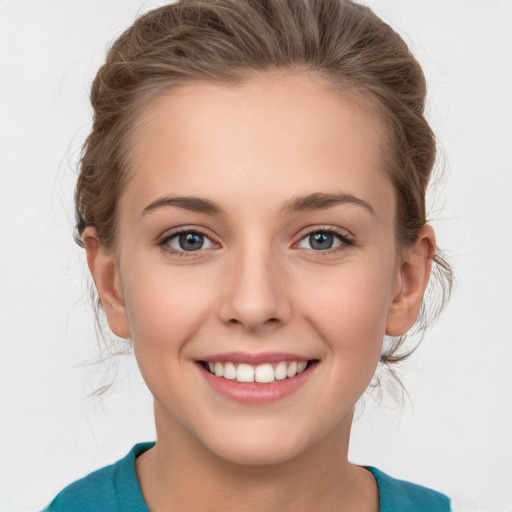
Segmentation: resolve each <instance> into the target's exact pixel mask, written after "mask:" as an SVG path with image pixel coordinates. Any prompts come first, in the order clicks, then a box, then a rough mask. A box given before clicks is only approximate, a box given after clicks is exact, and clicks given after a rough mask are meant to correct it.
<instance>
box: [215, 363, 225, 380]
mask: <svg viewBox="0 0 512 512" xmlns="http://www.w3.org/2000/svg"><path fill="white" fill-rule="evenodd" d="M215 375H216V376H217V377H223V376H224V365H223V364H222V363H215Z"/></svg>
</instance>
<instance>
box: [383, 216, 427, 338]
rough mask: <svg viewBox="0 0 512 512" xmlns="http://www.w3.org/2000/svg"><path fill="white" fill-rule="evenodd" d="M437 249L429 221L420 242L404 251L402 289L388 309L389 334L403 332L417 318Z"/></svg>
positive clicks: (421, 230)
mask: <svg viewBox="0 0 512 512" xmlns="http://www.w3.org/2000/svg"><path fill="white" fill-rule="evenodd" d="M435 250H436V236H435V233H434V230H433V228H432V226H430V225H429V224H425V225H424V226H423V227H422V228H421V229H420V231H419V234H418V238H417V240H416V242H415V243H414V244H413V245H412V246H411V247H408V248H406V249H405V250H404V251H403V253H402V260H401V263H400V268H399V274H398V283H397V288H398V292H397V294H396V295H395V297H394V299H393V302H392V303H391V306H390V308H389V311H388V317H387V323H386V334H387V335H388V336H401V335H402V334H404V333H405V332H407V331H408V330H409V329H410V328H411V327H412V326H413V325H414V322H416V319H417V318H418V313H419V310H420V307H421V302H422V300H423V294H424V293H425V289H426V287H427V284H428V280H429V278H430V272H431V270H432V261H433V258H434V253H435Z"/></svg>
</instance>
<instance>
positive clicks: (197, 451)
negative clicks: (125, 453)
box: [136, 415, 378, 512]
mask: <svg viewBox="0 0 512 512" xmlns="http://www.w3.org/2000/svg"><path fill="white" fill-rule="evenodd" d="M350 421H351V419H350ZM159 423H161V422H159V421H158V415H157V434H158V435H157V443H156V445H155V447H154V448H153V449H151V450H149V451H148V452H146V453H145V454H143V455H142V456H141V457H139V458H138V459H137V461H136V469H137V476H138V478H139V482H140V485H141V489H142V492H143V495H144V498H145V500H146V503H147V505H148V508H149V509H150V510H151V512H172V511H174V510H179V511H183V512H189V511H194V512H201V511H206V510H212V509H215V510H221V509H225V510H237V512H245V511H251V512H259V511H265V512H273V511H276V512H277V511H279V512H288V511H290V512H291V511H292V510H293V511H294V512H297V511H302V510H315V511H318V512H320V511H332V510H347V511H354V512H355V511H376V510H377V509H378V498H377V488H376V484H375V480H374V479H373V477H372V475H371V474H370V473H368V472H367V471H366V470H364V469H361V468H359V467H357V466H354V465H352V464H350V463H349V462H348V460H347V452H348V441H349V434H350V423H349V425H348V428H347V426H343V428H339V429H337V430H336V431H333V432H331V433H330V434H329V435H328V436H327V437H326V438H324V439H323V440H322V441H320V442H319V443H317V444H316V445H315V446H312V447H311V448H309V449H308V450H306V451H303V452H301V453H300V454H299V455H297V456H295V457H293V458H292V459H291V460H287V461H285V462H280V463H275V464H268V465H261V464H260V465H240V464H234V463H232V462H230V461H227V460H225V459H222V458H220V457H218V456H217V455H215V454H214V453H212V452H211V451H209V450H207V449H206V448H205V447H204V446H203V445H201V444H200V443H198V442H197V440H195V439H194V438H192V437H191V436H190V434H188V433H187V432H185V431H183V429H181V428H179V427H177V426H174V427H175V428H172V429H169V428H168V427H169V425H168V424H166V425H165V427H166V428H165V430H164V429H162V428H159V426H160V427H162V426H163V425H161V424H160V425H159Z"/></svg>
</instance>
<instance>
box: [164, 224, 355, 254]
mask: <svg viewBox="0 0 512 512" xmlns="http://www.w3.org/2000/svg"><path fill="white" fill-rule="evenodd" d="M320 233H322V234H326V235H333V236H334V237H335V238H337V239H338V241H339V242H340V244H339V245H338V246H335V247H329V248H327V249H318V250H315V249H313V248H305V249H306V250H308V251H311V252H313V253H315V254H317V255H320V254H322V253H327V254H329V253H330V254H332V253H333V252H337V251H339V250H343V249H346V248H347V247H350V246H352V245H354V240H352V239H351V238H350V237H349V236H347V234H346V232H345V231H342V230H341V229H339V228H336V227H333V226H322V227H321V228H318V227H315V228H310V229H309V230H307V231H304V232H302V233H301V235H300V238H299V241H298V242H296V243H295V244H294V246H297V245H298V244H300V243H301V242H302V241H303V240H305V239H307V238H308V237H310V236H311V235H314V234H320ZM184 234H190V235H201V236H202V237H204V239H205V240H208V241H209V243H210V244H212V246H214V245H218V244H216V242H214V241H213V240H212V239H211V238H210V237H209V236H208V235H207V234H206V233H204V232H203V231H201V230H200V229H196V228H187V227H185V228H181V229H179V230H177V231H174V232H173V233H171V234H170V235H168V236H165V237H164V238H163V239H162V240H160V241H159V242H158V246H160V247H161V248H162V249H163V250H164V251H166V252H168V253H170V254H173V255H175V256H178V257H194V256H197V254H198V253H200V252H203V250H205V249H204V248H203V247H201V248H200V249H198V250H196V251H187V250H184V249H181V250H177V249H174V248H172V247H171V246H170V245H169V242H170V241H171V240H173V239H175V238H177V237H179V236H181V235H184ZM209 248H210V247H207V248H206V249H209Z"/></svg>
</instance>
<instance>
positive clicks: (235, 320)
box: [219, 249, 291, 332]
mask: <svg viewBox="0 0 512 512" xmlns="http://www.w3.org/2000/svg"><path fill="white" fill-rule="evenodd" d="M228 272H229V275H228V276H227V279H226V280H225V282H224V283H223V286H224V293H223V294H222V299H221V304H220V310H219V311H220V318H221V321H222V322H224V323H226V324H229V325H232V326H238V327H240V328H241V329H243V330H245V331H247V332H256V331H261V330H267V329H268V328H272V327H277V326H280V325H283V324H285V323H286V322H287V321H288V320H289V318H290V316H291V304H290V301H289V298H288V297H289V291H290V290H289V287H288V286H287V279H286V272H285V269H284V268H283V264H282V263H280V262H279V261H278V258H277V257H276V255H272V253H271V250H269V249H267V250H265V249H263V250H245V251H244V252H243V253H241V254H239V255H237V256H234V261H232V262H230V265H229V270H228Z"/></svg>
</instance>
